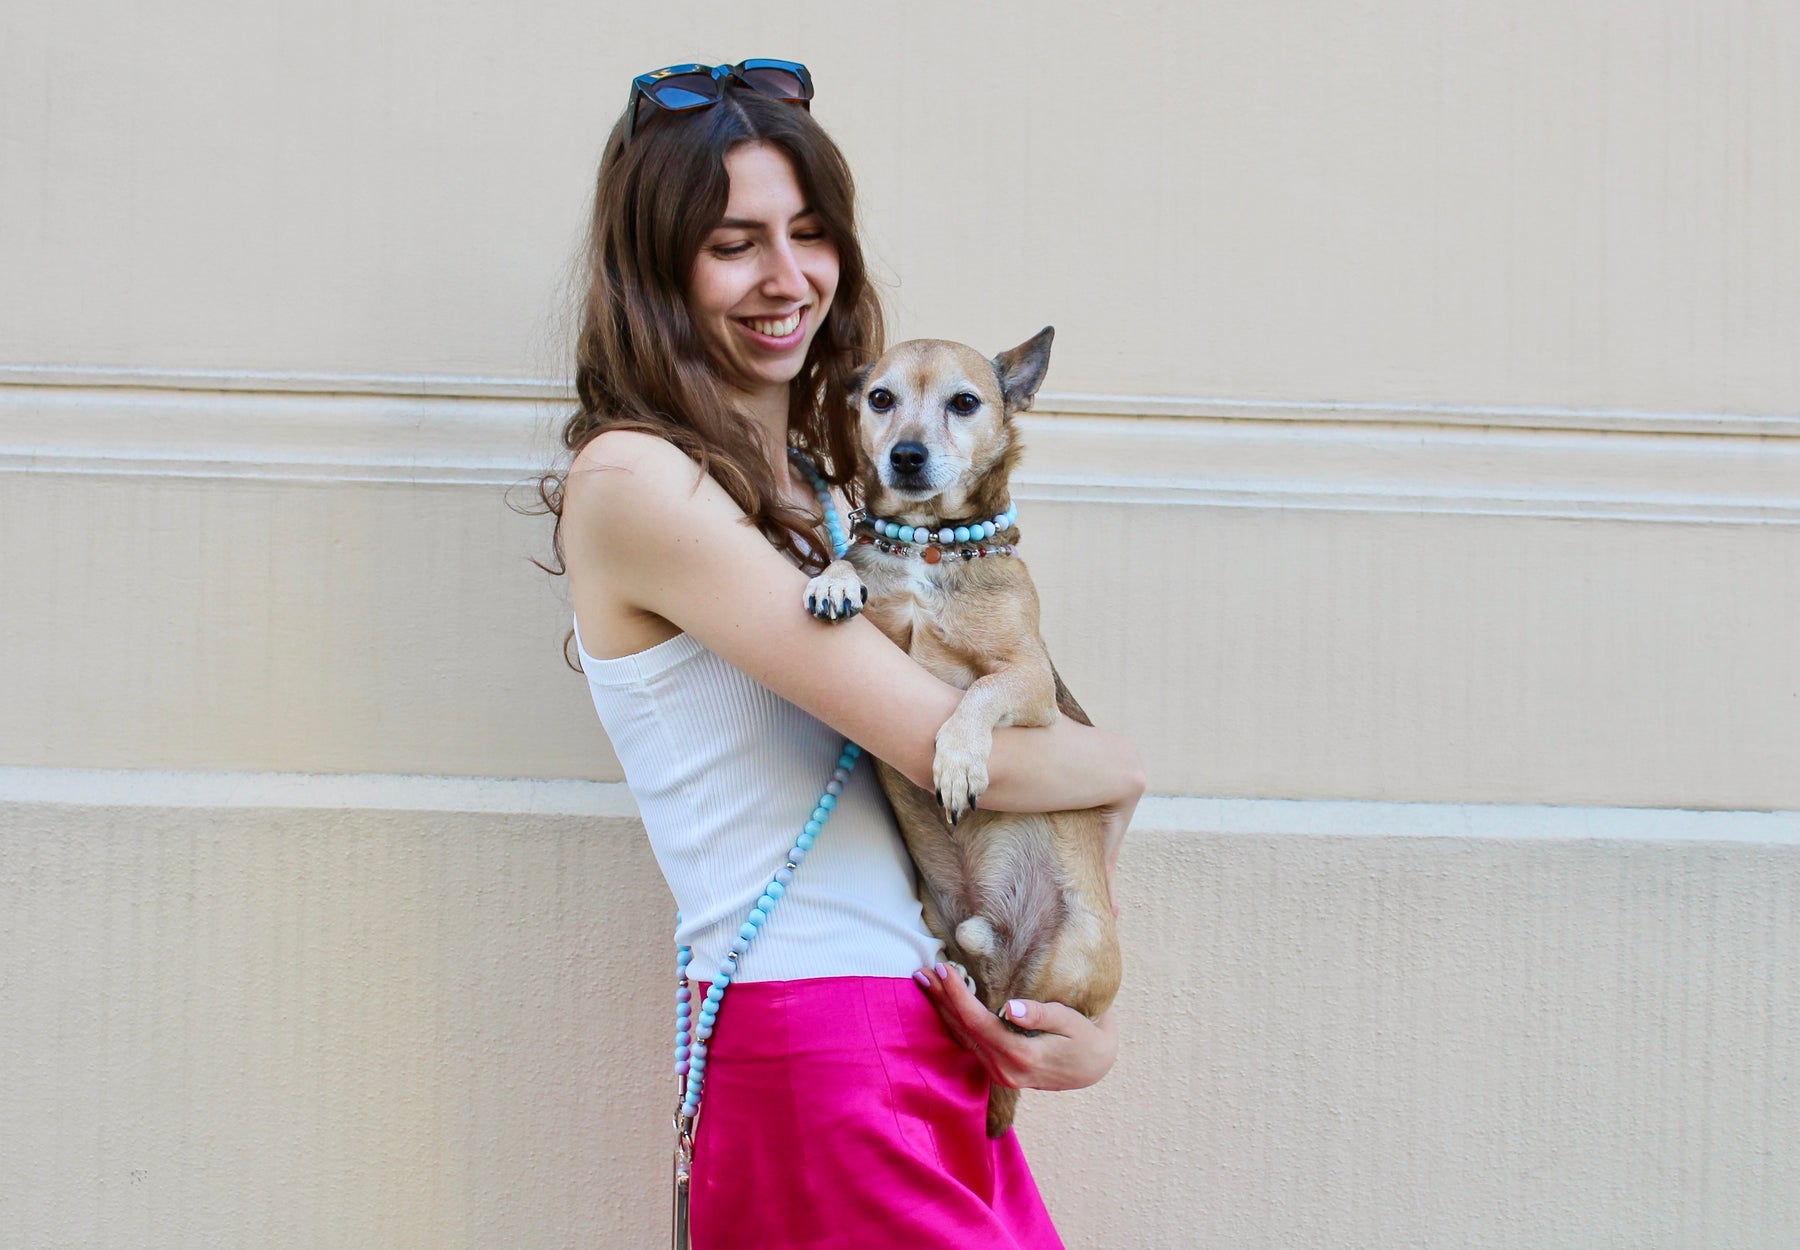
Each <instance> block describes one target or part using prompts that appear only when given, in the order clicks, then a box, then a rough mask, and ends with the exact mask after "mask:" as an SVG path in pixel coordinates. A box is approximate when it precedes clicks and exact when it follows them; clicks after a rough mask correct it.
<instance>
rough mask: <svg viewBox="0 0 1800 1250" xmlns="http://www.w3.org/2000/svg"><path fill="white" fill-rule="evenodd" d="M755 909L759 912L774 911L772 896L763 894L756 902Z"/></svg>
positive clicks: (773, 897)
mask: <svg viewBox="0 0 1800 1250" xmlns="http://www.w3.org/2000/svg"><path fill="white" fill-rule="evenodd" d="M756 909H757V910H758V911H761V912H769V911H773V910H774V909H775V896H774V895H773V894H764V895H763V896H762V897H761V898H759V899H757V900H756Z"/></svg>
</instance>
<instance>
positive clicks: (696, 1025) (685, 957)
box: [670, 449, 862, 1250]
mask: <svg viewBox="0 0 1800 1250" xmlns="http://www.w3.org/2000/svg"><path fill="white" fill-rule="evenodd" d="M788 454H789V455H790V456H792V457H793V460H794V464H795V466H796V467H797V468H798V469H799V470H800V472H801V473H803V474H805V476H806V480H807V481H808V482H810V483H811V484H812V488H813V493H814V494H815V495H817V496H818V497H819V504H820V506H821V507H822V508H823V509H824V513H825V528H826V530H827V531H828V532H829V533H830V535H831V549H832V554H833V555H834V556H837V557H840V558H841V557H842V556H843V554H844V553H845V552H846V551H848V550H849V549H850V539H849V535H847V534H846V533H845V532H844V524H843V522H842V521H841V520H839V518H838V514H837V507H836V506H835V505H834V504H833V503H832V502H831V487H830V486H829V485H828V484H827V483H826V481H825V479H824V477H823V476H822V475H821V474H820V473H819V470H818V468H817V467H816V466H814V464H813V462H812V461H811V460H808V459H807V458H806V456H805V455H803V454H802V453H801V452H799V451H797V450H793V449H790V450H789V452H788ZM861 756H862V748H861V747H859V746H857V745H856V744H855V743H852V742H846V743H844V746H843V750H841V751H840V752H838V758H837V767H835V768H833V769H832V770H831V779H830V780H829V781H827V782H826V783H825V792H824V793H823V794H821V795H820V796H819V801H818V802H817V803H816V804H814V805H813V810H812V815H811V816H809V817H808V818H807V821H806V825H805V827H804V828H802V829H801V831H800V835H799V836H798V837H796V838H795V839H794V844H793V845H792V846H790V847H789V848H788V852H787V857H786V861H785V862H784V863H783V864H782V865H781V867H780V868H777V869H776V870H775V874H774V875H773V876H772V877H770V878H769V882H768V884H767V885H765V886H763V888H762V894H761V895H760V896H759V897H758V898H757V900H756V902H755V903H754V904H753V905H752V906H751V908H750V914H749V915H748V916H746V917H745V918H744V923H743V924H742V925H741V926H739V928H738V932H737V936H736V937H735V938H733V939H732V940H731V947H730V949H729V950H727V951H726V952H725V957H724V958H723V959H722V960H720V961H719V968H718V971H716V972H715V973H713V978H712V984H711V985H710V986H708V987H707V990H706V997H705V998H704V999H703V1000H702V1001H701V1004H700V1011H699V1015H698V1017H696V1016H695V1014H694V1003H693V990H692V989H690V988H689V986H688V980H689V977H688V965H689V964H691V963H692V962H693V958H694V952H693V951H692V950H691V949H690V948H688V947H686V946H682V945H680V944H679V943H677V945H676V947H675V984H676V990H675V1088H676V1096H677V1103H676V1110H675V1210H674V1234H673V1240H672V1241H671V1243H670V1244H671V1245H672V1246H673V1247H674V1250H689V1236H688V1197H689V1189H690V1187H691V1184H692V1179H693V1165H694V1126H695V1123H696V1121H697V1120H698V1119H699V1116H700V1095H701V1094H702V1093H703V1092H704V1091H705V1089H706V1056H707V1051H708V1049H709V1047H708V1043H709V1041H710V1040H711V1038H712V1035H713V1027H714V1025H715V1024H717V1022H718V1018H719V1005H720V1004H721V1003H723V1002H724V1001H725V991H726V989H727V988H729V987H730V985H731V982H732V979H733V978H734V977H736V976H737V972H738V967H739V965H740V964H741V963H742V961H743V957H744V955H745V953H746V952H747V951H748V950H749V949H750V943H751V942H753V941H755V940H756V935H757V934H758V933H759V932H761V930H762V927H763V925H764V924H765V923H766V922H767V921H768V919H769V914H770V913H771V912H773V911H774V910H775V905H776V904H777V903H779V902H780V901H781V899H782V896H783V895H784V894H786V893H787V890H788V887H789V886H790V885H792V884H793V883H794V872H795V870H796V869H798V868H799V867H800V865H801V864H802V863H804V862H805V861H806V853H807V852H808V851H810V850H812V848H813V843H814V842H815V841H816V840H817V839H818V836H819V834H820V833H822V832H824V829H825V824H826V822H827V821H829V820H830V819H831V812H832V809H833V808H835V807H836V806H837V802H838V796H839V795H840V794H842V793H843V792H844V786H845V784H846V783H847V782H849V780H850V774H851V773H852V772H853V771H855V768H856V761H857V760H858V759H859V758H860V757H861ZM675 923H676V925H677V926H679V925H680V924H681V913H680V912H676V913H675Z"/></svg>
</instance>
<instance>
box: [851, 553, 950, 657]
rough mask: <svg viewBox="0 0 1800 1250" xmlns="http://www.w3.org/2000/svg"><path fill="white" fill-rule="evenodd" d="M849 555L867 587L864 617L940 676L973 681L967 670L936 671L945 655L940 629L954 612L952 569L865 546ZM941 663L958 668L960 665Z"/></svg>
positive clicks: (946, 655) (946, 625) (946, 650)
mask: <svg viewBox="0 0 1800 1250" xmlns="http://www.w3.org/2000/svg"><path fill="white" fill-rule="evenodd" d="M850 559H851V563H853V564H854V565H855V566H856V571H857V575H858V576H860V577H861V578H862V581H863V585H865V586H867V587H868V588H869V604H868V614H869V618H870V619H871V620H873V621H874V622H875V624H876V625H878V626H879V627H880V628H881V631H882V632H883V633H884V634H886V635H887V636H888V637H889V638H892V639H893V640H894V641H895V642H896V643H898V644H899V645H900V646H901V647H902V648H904V649H905V650H906V651H907V653H908V654H910V655H912V656H913V657H914V658H915V659H918V660H920V661H921V662H923V663H925V664H926V666H927V667H928V668H931V669H933V671H938V675H939V676H940V677H943V678H945V679H946V680H950V681H954V682H955V684H957V685H967V684H968V682H969V681H971V680H973V678H974V674H973V673H970V672H961V671H957V672H950V671H939V669H940V663H941V662H942V661H944V660H946V659H948V658H949V654H950V649H948V648H946V646H945V645H944V643H945V641H946V639H945V631H946V630H947V629H950V628H952V627H953V626H952V622H953V618H954V617H955V615H956V612H957V601H956V593H955V586H954V584H953V581H952V579H953V578H955V577H956V573H955V572H954V571H950V570H946V569H945V568H944V566H942V565H936V566H934V565H930V564H926V563H925V562H924V561H923V560H914V559H896V558H894V557H892V556H886V555H882V554H880V553H876V552H871V551H869V550H868V549H867V548H858V549H857V550H855V551H853V552H852V554H851V557H850ZM933 661H939V662H940V663H934V662H933ZM946 667H948V668H951V669H957V670H961V669H962V668H963V667H964V666H963V665H961V664H950V665H948V666H946Z"/></svg>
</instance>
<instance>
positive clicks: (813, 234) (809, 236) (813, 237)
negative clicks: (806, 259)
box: [794, 230, 825, 243]
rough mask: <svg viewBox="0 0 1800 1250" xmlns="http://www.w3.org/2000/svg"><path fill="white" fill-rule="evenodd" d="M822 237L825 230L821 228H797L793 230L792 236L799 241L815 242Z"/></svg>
mask: <svg viewBox="0 0 1800 1250" xmlns="http://www.w3.org/2000/svg"><path fill="white" fill-rule="evenodd" d="M824 237H825V232H824V231H823V230H797V231H795V232H794V238H795V239H797V240H798V241H800V242H801V243H817V242H818V241H819V240H820V239H823V238H824Z"/></svg>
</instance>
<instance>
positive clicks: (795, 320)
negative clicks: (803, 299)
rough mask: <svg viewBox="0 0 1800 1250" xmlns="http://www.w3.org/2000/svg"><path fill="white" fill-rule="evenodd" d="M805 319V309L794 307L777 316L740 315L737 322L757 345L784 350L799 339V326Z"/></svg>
mask: <svg viewBox="0 0 1800 1250" xmlns="http://www.w3.org/2000/svg"><path fill="white" fill-rule="evenodd" d="M805 320H806V309H805V308H796V309H795V310H794V311H793V312H791V313H787V314H785V315H783V316H779V317H740V318H738V324H739V325H741V326H743V327H744V328H745V329H746V330H748V331H749V332H750V336H751V340H752V341H753V342H755V343H757V345H758V346H761V347H764V348H768V349H770V350H773V351H785V350H786V349H787V348H790V347H792V346H794V345H795V344H796V343H798V342H800V340H801V337H802V335H801V333H800V328H801V325H802V323H803V322H805Z"/></svg>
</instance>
